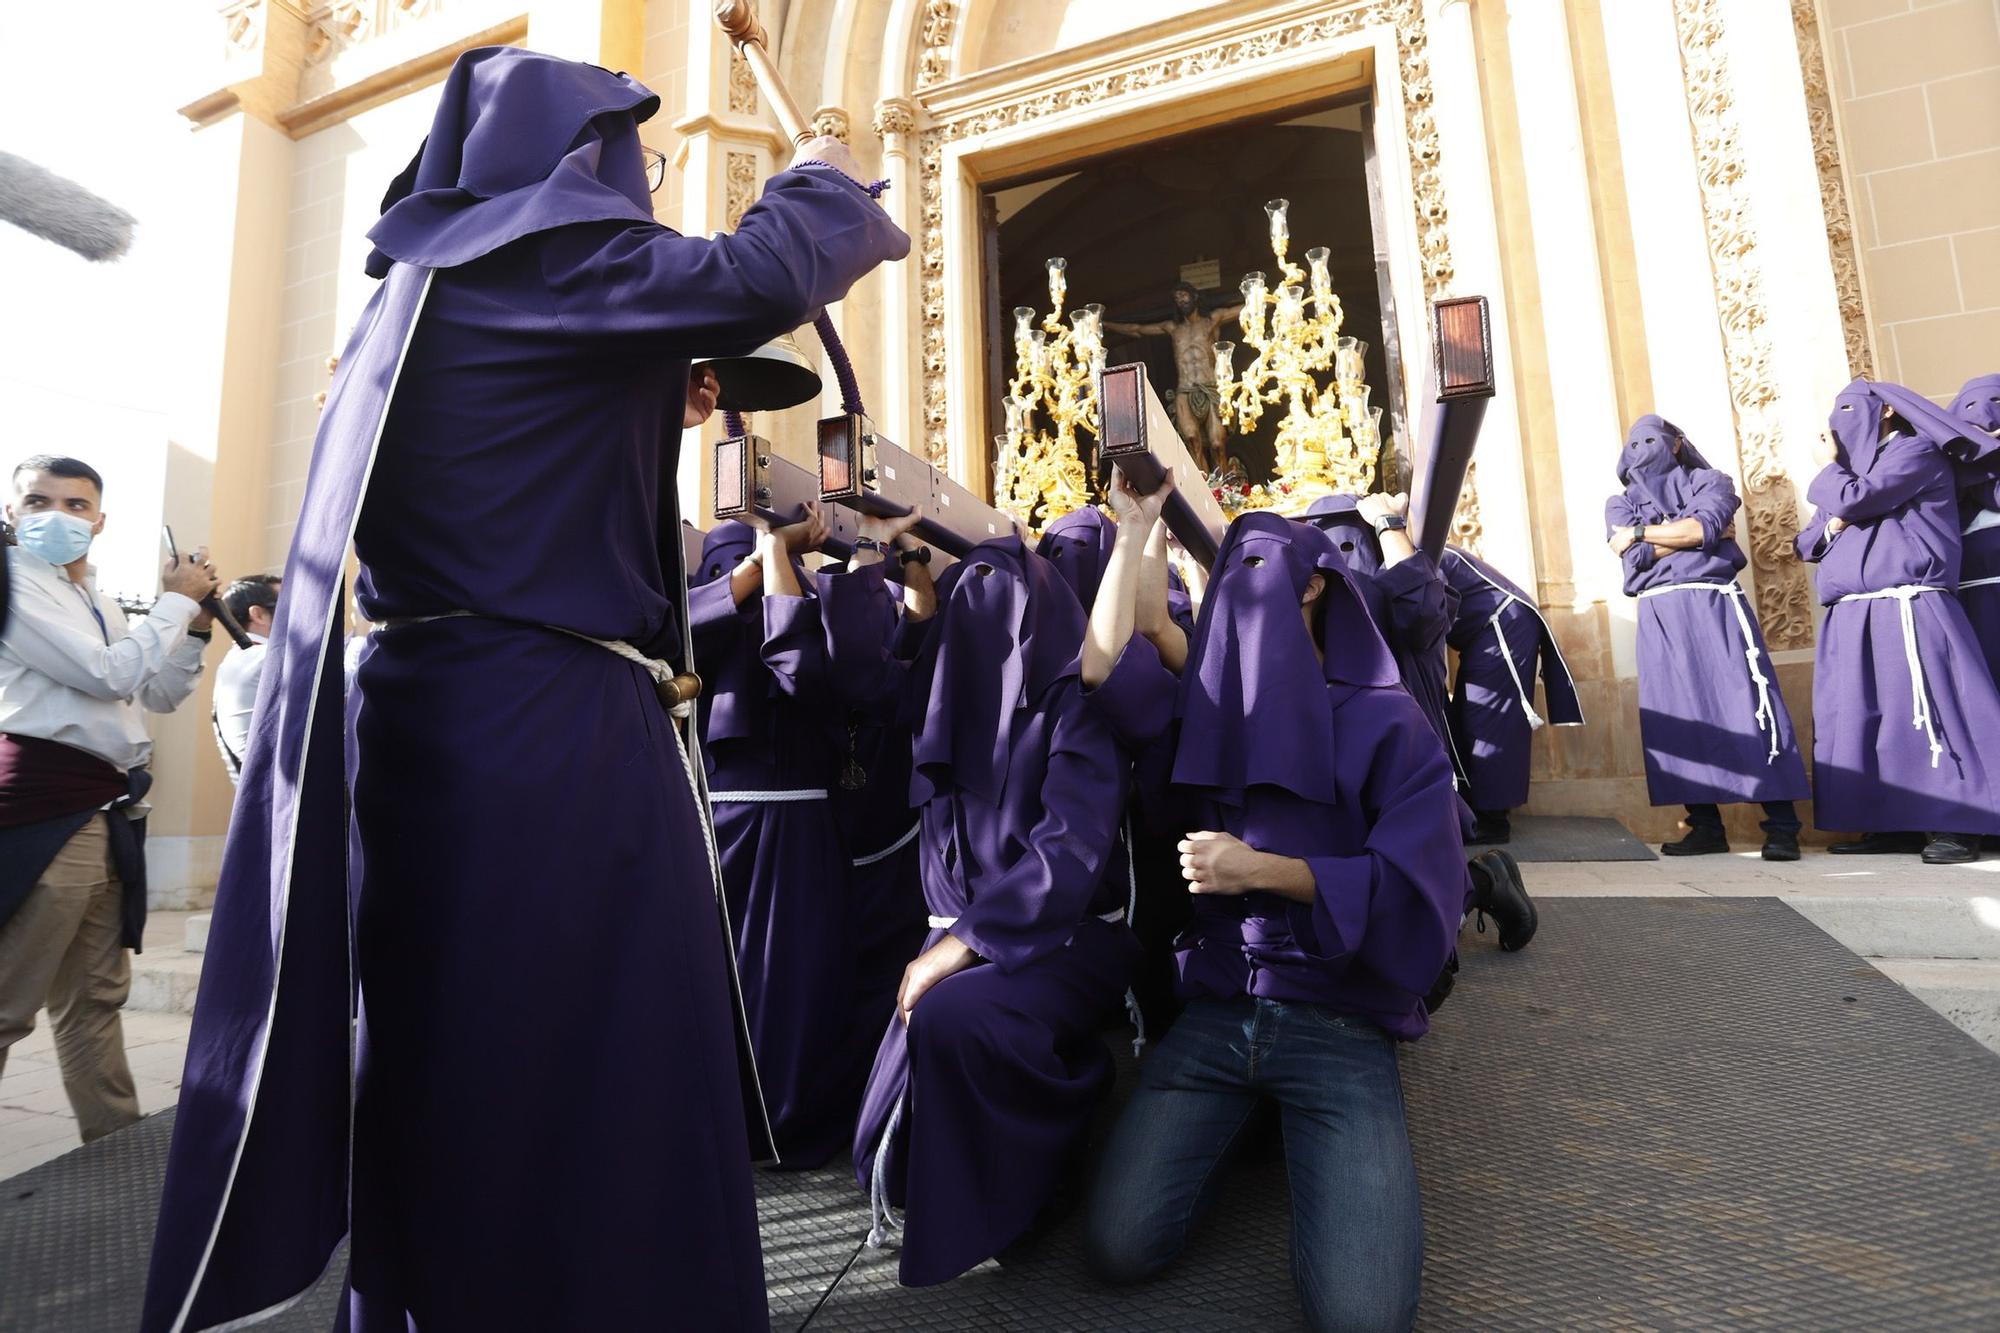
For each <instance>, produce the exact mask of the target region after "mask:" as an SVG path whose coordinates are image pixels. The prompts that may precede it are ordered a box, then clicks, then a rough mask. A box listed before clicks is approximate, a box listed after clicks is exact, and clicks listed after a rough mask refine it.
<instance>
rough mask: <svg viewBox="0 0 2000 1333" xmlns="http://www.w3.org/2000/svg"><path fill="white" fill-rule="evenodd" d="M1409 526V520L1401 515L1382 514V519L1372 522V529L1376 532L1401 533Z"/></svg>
mask: <svg viewBox="0 0 2000 1333" xmlns="http://www.w3.org/2000/svg"><path fill="white" fill-rule="evenodd" d="M1409 526H1410V524H1409V520H1407V519H1405V518H1404V517H1403V516H1402V515H1401V514H1384V515H1382V517H1380V518H1378V519H1376V520H1374V528H1375V531H1377V532H1401V531H1402V530H1403V529H1404V528H1407V527H1409Z"/></svg>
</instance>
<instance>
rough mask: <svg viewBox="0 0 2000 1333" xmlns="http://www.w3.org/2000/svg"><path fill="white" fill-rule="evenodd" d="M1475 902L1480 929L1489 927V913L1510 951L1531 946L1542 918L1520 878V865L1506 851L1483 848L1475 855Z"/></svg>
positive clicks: (1506, 948)
mask: <svg viewBox="0 0 2000 1333" xmlns="http://www.w3.org/2000/svg"><path fill="white" fill-rule="evenodd" d="M1472 867H1473V869H1474V871H1475V872H1477V871H1484V872H1485V873H1484V874H1478V873H1475V874H1474V875H1473V877H1472V885H1473V897H1472V905H1473V907H1474V908H1475V909H1476V910H1477V911H1478V912H1479V913H1480V921H1479V929H1480V930H1482V931H1483V930H1485V929H1486V921H1485V918H1486V917H1489V916H1490V917H1492V918H1493V924H1494V925H1495V926H1497V927H1498V928H1499V930H1500V947H1501V948H1503V949H1505V950H1507V951H1508V952H1509V953H1512V952H1514V951H1515V950H1517V949H1525V948H1527V947H1528V941H1529V940H1531V939H1533V938H1535V927H1536V925H1537V924H1539V918H1538V917H1537V915H1536V913H1535V903H1534V900H1533V899H1532V898H1530V897H1528V888H1527V886H1526V885H1525V884H1523V883H1522V882H1521V867H1520V865H1519V864H1517V863H1516V862H1515V860H1514V858H1513V857H1512V856H1511V855H1509V854H1508V853H1506V852H1503V851H1499V850H1495V851H1490V852H1481V853H1480V854H1479V855H1478V856H1476V857H1474V858H1473V859H1472Z"/></svg>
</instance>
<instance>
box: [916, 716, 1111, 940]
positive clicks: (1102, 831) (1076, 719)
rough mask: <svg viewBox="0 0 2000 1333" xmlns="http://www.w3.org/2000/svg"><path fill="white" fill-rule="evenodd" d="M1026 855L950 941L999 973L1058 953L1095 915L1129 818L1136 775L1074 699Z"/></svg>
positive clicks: (1059, 723)
mask: <svg viewBox="0 0 2000 1333" xmlns="http://www.w3.org/2000/svg"><path fill="white" fill-rule="evenodd" d="M1059 707H1060V708H1061V712H1060V714H1059V716H1058V717H1057V718H1056V722H1055V727H1054V730H1053V732H1052V734H1051V736H1050V740H1049V763H1048V769H1047V772H1046V775H1045V776H1044V777H1043V779H1042V790H1041V793H1040V798H1041V799H1040V804H1041V809H1042V814H1041V817H1040V818H1039V819H1037V820H1036V821H1035V825H1034V828H1033V829H1032V830H1031V831H1030V832H1029V833H1028V837H1027V841H1026V847H1027V850H1026V851H1025V852H1024V853H1023V854H1022V855H1021V856H1020V857H1018V858H1016V859H1015V861H1014V862H1013V863H1012V864H1011V865H1009V866H1008V867H1007V868H1006V869H1005V870H1004V871H1001V872H1000V873H998V874H996V875H993V876H992V877H990V878H988V879H985V880H983V881H982V882H981V883H979V884H978V886H977V888H976V891H975V892H974V893H973V895H972V902H971V904H970V905H969V906H968V907H967V908H966V909H965V912H964V913H963V914H962V915H961V916H960V917H959V918H958V921H957V923H956V924H955V925H953V926H952V927H951V934H952V935H953V936H954V937H956V938H957V939H958V940H960V941H961V942H962V943H964V944H965V945H966V946H967V947H969V948H970V949H971V950H972V951H973V952H974V953H976V954H978V955H979V956H980V957H981V958H984V959H986V960H987V961H989V962H991V963H992V964H994V965H995V966H996V967H998V968H999V969H1000V970H1001V971H1003V972H1011V971H1014V970H1015V969H1017V968H1019V967H1022V966H1024V965H1026V964H1028V963H1031V962H1033V961H1034V960H1035V959H1037V958H1041V957H1044V956H1046V955H1048V954H1051V953H1054V952H1055V951H1056V950H1057V949H1060V948H1062V947H1063V945H1065V944H1067V943H1068V942H1069V938H1070V936H1071V935H1072V934H1073V933H1075V930H1076V927H1077V924H1078V923H1079V922H1081V921H1082V920H1083V918H1084V916H1085V915H1086V914H1087V913H1088V912H1089V910H1090V899H1091V896H1092V895H1093V894H1095V893H1096V892H1097V886H1098V884H1099V883H1100V882H1101V881H1102V880H1103V878H1104V867H1105V865H1106V863H1107V862H1108V861H1109V860H1110V857H1111V848H1112V845H1113V844H1114V843H1115V842H1116V841H1117V839H1118V823H1119V821H1120V820H1121V819H1122V818H1124V812H1125V785H1126V780H1127V776H1126V775H1127V770H1128V769H1129V767H1130V765H1129V763H1128V762H1127V761H1126V759H1125V757H1124V755H1123V754H1122V753H1121V752H1120V750H1119V748H1118V745H1117V743H1116V742H1115V741H1114V740H1113V738H1112V735H1111V732H1110V729H1109V728H1108V727H1107V726H1106V724H1105V723H1104V721H1103V719H1102V718H1100V717H1098V716H1097V714H1096V713H1095V712H1094V711H1092V710H1091V709H1090V708H1088V707H1086V706H1085V704H1084V702H1083V700H1082V699H1081V698H1080V697H1077V696H1076V695H1074V694H1072V695H1071V696H1070V698H1069V699H1068V700H1067V701H1066V702H1065V703H1063V704H1062V705H1059Z"/></svg>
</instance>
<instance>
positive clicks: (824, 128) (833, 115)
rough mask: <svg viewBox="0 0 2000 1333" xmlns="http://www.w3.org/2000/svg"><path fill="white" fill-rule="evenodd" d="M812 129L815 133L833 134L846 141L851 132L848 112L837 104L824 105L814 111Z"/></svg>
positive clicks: (843, 141)
mask: <svg viewBox="0 0 2000 1333" xmlns="http://www.w3.org/2000/svg"><path fill="white" fill-rule="evenodd" d="M812 129H813V133H814V134H826V135H831V136H833V137H834V138H836V139H838V140H840V141H841V142H842V143H846V142H847V141H848V138H847V137H848V133H849V126H848V120H847V113H846V112H845V111H843V110H841V109H840V108H839V107H837V106H823V107H821V108H820V109H819V110H817V111H815V112H813V119H812Z"/></svg>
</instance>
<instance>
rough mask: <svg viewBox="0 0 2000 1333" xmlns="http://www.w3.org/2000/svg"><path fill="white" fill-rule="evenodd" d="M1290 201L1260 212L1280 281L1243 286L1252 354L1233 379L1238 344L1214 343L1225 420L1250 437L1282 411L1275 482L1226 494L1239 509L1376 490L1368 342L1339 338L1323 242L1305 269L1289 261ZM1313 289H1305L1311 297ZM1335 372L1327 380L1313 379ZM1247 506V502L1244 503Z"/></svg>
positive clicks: (1377, 432) (1377, 427) (1376, 440)
mask: <svg viewBox="0 0 2000 1333" xmlns="http://www.w3.org/2000/svg"><path fill="white" fill-rule="evenodd" d="M1290 206H1291V205H1290V203H1289V202H1288V201H1287V200H1284V199H1273V200H1272V201H1271V202H1270V203H1268V204H1265V205H1264V212H1265V213H1266V214H1267V215H1268V216H1269V218H1270V223H1271V253H1272V254H1273V255H1274V256H1275V257H1276V259H1277V264H1278V281H1277V283H1276V284H1275V286H1274V285H1272V284H1270V283H1269V282H1268V280H1267V279H1266V277H1265V275H1264V274H1262V273H1252V274H1249V275H1248V276H1246V277H1245V278H1244V279H1243V283H1242V292H1243V310H1242V313H1241V314H1240V315H1239V316H1238V317H1237V319H1238V322H1239V323H1240V324H1241V325H1242V327H1243V343H1244V345H1245V346H1246V347H1249V348H1250V349H1251V350H1253V351H1254V352H1255V353H1256V357H1255V359H1253V360H1252V361H1251V363H1250V364H1249V365H1248V366H1246V367H1244V369H1243V371H1242V373H1241V374H1240V375H1238V374H1237V373H1236V370H1235V356H1236V345H1235V344H1234V343H1229V342H1218V343H1217V344H1216V345H1215V383H1216V389H1217V393H1218V395H1219V398H1220V407H1221V412H1222V419H1223V421H1224V423H1233V424H1235V426H1236V427H1237V429H1238V431H1239V433H1242V434H1246V435H1247V434H1249V433H1250V432H1251V431H1253V430H1255V429H1256V428H1257V424H1258V422H1259V421H1261V420H1262V419H1263V416H1264V410H1265V408H1266V407H1269V406H1275V405H1276V404H1278V403H1280V402H1283V403H1284V404H1285V416H1284V419H1283V420H1282V421H1280V422H1279V423H1278V436H1277V441H1276V466H1277V477H1276V478H1275V480H1274V481H1273V482H1272V484H1271V486H1270V487H1269V488H1264V487H1257V488H1253V489H1251V490H1249V491H1243V492H1239V493H1238V494H1236V495H1234V496H1232V495H1230V494H1229V493H1228V492H1227V491H1225V492H1223V498H1224V501H1225V503H1226V504H1227V503H1230V502H1232V501H1234V502H1235V503H1234V505H1233V506H1232V507H1235V508H1260V507H1262V508H1285V509H1290V508H1298V507H1303V506H1304V505H1305V504H1307V503H1309V502H1310V501H1311V500H1312V499H1313V498H1314V497H1315V496H1317V495H1324V494H1329V493H1333V492H1344V493H1352V494H1365V493H1366V492H1368V491H1370V490H1372V489H1374V484H1375V469H1376V464H1377V461H1378V459H1379V457H1380V455H1381V451H1382V409H1381V408H1379V407H1373V408H1371V407H1370V406H1369V405H1368V385H1367V384H1366V383H1365V380H1366V372H1365V368H1364V367H1365V362H1364V356H1365V354H1366V351H1367V344H1366V343H1363V342H1362V341H1361V340H1360V339H1358V338H1353V337H1349V336H1346V335H1343V334H1342V333H1341V331H1340V326H1341V321H1342V319H1343V313H1342V311H1341V306H1340V298H1339V297H1338V296H1336V295H1335V294H1334V291H1333V277H1332V274H1331V273H1330V272H1329V270H1328V267H1327V262H1328V258H1329V256H1328V251H1327V248H1326V247H1325V246H1323V245H1321V246H1315V247H1313V248H1312V249H1310V250H1308V251H1306V256H1305V258H1306V264H1307V266H1308V267H1307V268H1303V269H1302V268H1300V267H1299V266H1298V265H1297V264H1296V263H1294V262H1293V261H1292V259H1291V257H1290V253H1289V252H1290V249H1291V230H1290V224H1289V222H1288V221H1287V217H1286V214H1287V210H1288V209H1289V208H1290ZM1308 284H1310V291H1308ZM1329 370H1331V371H1332V372H1333V382H1332V383H1330V384H1325V385H1322V384H1321V383H1320V380H1319V376H1320V375H1321V374H1323V373H1325V372H1326V371H1329ZM1246 501H1247V502H1246Z"/></svg>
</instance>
